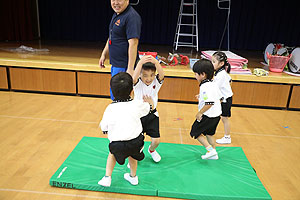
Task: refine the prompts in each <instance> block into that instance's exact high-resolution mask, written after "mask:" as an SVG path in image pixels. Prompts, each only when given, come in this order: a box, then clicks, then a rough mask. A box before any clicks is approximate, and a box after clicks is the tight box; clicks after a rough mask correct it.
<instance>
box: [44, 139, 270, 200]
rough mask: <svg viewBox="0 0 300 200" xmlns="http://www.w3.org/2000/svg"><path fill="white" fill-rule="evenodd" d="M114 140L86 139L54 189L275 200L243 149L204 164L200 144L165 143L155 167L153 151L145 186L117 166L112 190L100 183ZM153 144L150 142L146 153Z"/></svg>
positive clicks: (142, 171) (226, 150)
mask: <svg viewBox="0 0 300 200" xmlns="http://www.w3.org/2000/svg"><path fill="white" fill-rule="evenodd" d="M108 143H109V141H108V139H106V138H94V137H83V138H82V139H81V141H80V142H79V143H78V145H77V146H76V147H75V149H74V150H73V151H72V152H71V154H70V155H69V156H68V158H67V159H66V160H65V161H64V163H63V164H62V165H61V166H60V167H59V169H58V170H57V171H56V172H55V173H54V175H53V176H52V177H51V179H50V185H51V186H54V187H61V188H70V189H82V190H92V191H100V192H114V193H127V194H136V195H147V196H159V197H171V198H182V199H207V200H212V199H228V200H229V199H231V200H233V199H243V200H246V199H251V200H258V199H259V200H263V199H271V197H270V195H269V194H268V192H267V191H266V189H265V188H264V186H263V185H262V183H261V182H260V180H259V178H258V177H257V175H256V173H255V171H254V170H253V168H252V167H251V165H250V163H249V161H248V160H247V157H246V156H245V154H244V152H243V150H242V148H240V147H217V151H218V153H219V160H202V159H201V155H203V154H205V151H206V150H205V148H204V147H203V146H199V145H185V144H172V143H161V144H160V145H159V148H158V151H159V152H160V154H161V156H162V160H161V161H160V162H159V163H154V162H153V161H152V159H151V158H150V155H149V154H148V153H145V155H146V157H145V159H144V160H143V161H140V162H139V163H138V172H137V174H138V177H139V184H138V185H137V186H132V185H130V183H128V182H127V181H126V180H124V178H123V174H124V173H126V172H129V169H128V168H127V164H125V165H122V166H121V165H118V164H116V166H115V169H114V171H113V175H112V185H111V187H102V186H100V185H98V184H97V183H98V181H99V180H100V179H101V178H102V177H103V175H104V174H105V165H106V159H107V155H108ZM148 146H149V142H146V143H145V149H147V148H148Z"/></svg>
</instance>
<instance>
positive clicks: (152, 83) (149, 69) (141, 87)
mask: <svg viewBox="0 0 300 200" xmlns="http://www.w3.org/2000/svg"><path fill="white" fill-rule="evenodd" d="M156 71H157V72H158V73H157V75H156V74H155V72H156ZM163 80H164V72H163V69H162V67H161V65H160V64H159V62H158V60H156V59H155V58H154V57H153V56H143V57H142V58H141V60H140V61H139V62H138V64H137V66H136V68H135V70H134V73H133V84H134V86H133V90H134V99H139V100H142V99H143V98H145V97H149V98H151V99H152V100H153V103H154V107H153V111H152V112H150V113H149V114H148V115H147V116H145V117H143V118H141V121H142V125H143V132H144V133H146V134H147V135H149V136H150V137H151V145H150V147H149V149H148V152H149V153H150V155H151V157H152V159H153V160H154V162H159V161H160V160H161V156H160V155H159V154H158V152H157V151H156V148H157V147H158V145H159V143H160V133H159V117H158V112H157V110H156V106H157V101H158V92H159V90H160V88H161V86H162V84H163Z"/></svg>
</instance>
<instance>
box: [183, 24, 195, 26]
mask: <svg viewBox="0 0 300 200" xmlns="http://www.w3.org/2000/svg"><path fill="white" fill-rule="evenodd" d="M179 26H196V24H179Z"/></svg>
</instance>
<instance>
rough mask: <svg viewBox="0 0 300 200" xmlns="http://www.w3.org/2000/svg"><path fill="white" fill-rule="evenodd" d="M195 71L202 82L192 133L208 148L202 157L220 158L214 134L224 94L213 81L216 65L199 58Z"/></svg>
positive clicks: (198, 79) (192, 135)
mask: <svg viewBox="0 0 300 200" xmlns="http://www.w3.org/2000/svg"><path fill="white" fill-rule="evenodd" d="M193 71H194V73H195V77H196V79H197V81H198V82H199V83H200V92H199V95H197V98H198V100H199V104H198V113H197V114H196V120H195V122H194V124H193V125H192V129H191V132H190V135H191V137H192V138H194V139H197V140H198V141H199V142H200V143H201V144H202V145H203V146H204V147H205V148H206V150H207V152H206V154H205V155H202V156H201V157H202V159H213V160H217V159H219V157H218V153H217V151H216V148H215V138H214V134H215V132H216V128H217V126H218V123H219V121H220V115H221V113H222V112H221V103H220V99H221V98H222V95H221V93H220V90H219V88H218V86H217V84H216V83H214V82H213V81H212V78H213V75H214V67H213V65H212V63H211V61H210V60H207V59H201V60H198V61H197V62H196V63H195V64H194V66H193Z"/></svg>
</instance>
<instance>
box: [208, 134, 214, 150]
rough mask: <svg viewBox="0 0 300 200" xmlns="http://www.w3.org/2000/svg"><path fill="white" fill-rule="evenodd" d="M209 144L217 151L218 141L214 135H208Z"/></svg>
mask: <svg viewBox="0 0 300 200" xmlns="http://www.w3.org/2000/svg"><path fill="white" fill-rule="evenodd" d="M206 138H207V141H208V143H209V144H210V145H211V146H212V148H213V149H216V140H215V137H214V136H213V135H206Z"/></svg>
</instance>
